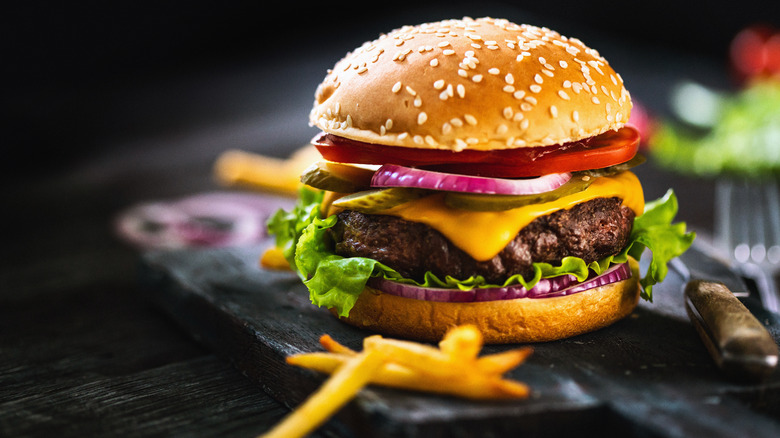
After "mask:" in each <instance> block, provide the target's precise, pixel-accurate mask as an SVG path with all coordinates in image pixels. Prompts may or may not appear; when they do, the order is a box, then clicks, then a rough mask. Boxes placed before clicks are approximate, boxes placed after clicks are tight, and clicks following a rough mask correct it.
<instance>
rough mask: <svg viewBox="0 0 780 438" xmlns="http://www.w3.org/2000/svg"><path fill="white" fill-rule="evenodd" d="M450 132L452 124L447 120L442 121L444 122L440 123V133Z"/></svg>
mask: <svg viewBox="0 0 780 438" xmlns="http://www.w3.org/2000/svg"><path fill="white" fill-rule="evenodd" d="M450 132H452V125H451V124H449V123H448V122H444V124H442V125H441V133H442V134H445V135H446V134H449V133H450Z"/></svg>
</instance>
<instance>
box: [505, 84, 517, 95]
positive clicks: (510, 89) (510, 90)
mask: <svg viewBox="0 0 780 438" xmlns="http://www.w3.org/2000/svg"><path fill="white" fill-rule="evenodd" d="M504 91H505V92H507V93H514V92H515V87H514V86H512V85H504Z"/></svg>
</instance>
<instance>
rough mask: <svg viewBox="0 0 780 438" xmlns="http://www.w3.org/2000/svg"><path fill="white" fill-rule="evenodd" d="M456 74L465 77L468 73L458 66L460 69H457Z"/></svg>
mask: <svg viewBox="0 0 780 438" xmlns="http://www.w3.org/2000/svg"><path fill="white" fill-rule="evenodd" d="M458 76H460V77H462V78H467V77H469V74H468V72H466V70H463V69H462V68H460V69H458Z"/></svg>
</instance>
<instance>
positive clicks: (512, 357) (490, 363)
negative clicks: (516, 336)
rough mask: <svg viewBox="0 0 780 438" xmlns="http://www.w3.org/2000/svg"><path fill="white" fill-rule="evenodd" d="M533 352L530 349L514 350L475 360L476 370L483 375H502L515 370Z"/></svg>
mask: <svg viewBox="0 0 780 438" xmlns="http://www.w3.org/2000/svg"><path fill="white" fill-rule="evenodd" d="M533 352H534V350H533V348H531V347H523V348H516V349H513V350H507V351H502V352H501V353H495V354H490V355H485V356H482V357H480V358H479V359H477V368H479V370H480V371H481V372H483V373H485V374H498V375H501V374H504V373H506V372H507V371H509V370H512V369H514V368H517V367H518V366H519V365H520V364H522V363H523V362H525V360H526V358H528V356H530V355H531V354H532V353H533Z"/></svg>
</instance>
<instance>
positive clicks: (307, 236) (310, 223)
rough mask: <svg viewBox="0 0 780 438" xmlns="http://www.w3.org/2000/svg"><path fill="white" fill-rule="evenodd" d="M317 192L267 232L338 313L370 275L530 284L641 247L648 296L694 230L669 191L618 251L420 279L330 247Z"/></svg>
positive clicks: (306, 192)
mask: <svg viewBox="0 0 780 438" xmlns="http://www.w3.org/2000/svg"><path fill="white" fill-rule="evenodd" d="M321 200H322V195H321V194H320V193H318V192H316V191H313V190H311V189H309V188H305V187H304V188H303V189H301V196H300V198H299V203H298V205H296V207H295V208H294V209H293V210H292V211H291V212H284V211H280V212H277V213H276V214H275V215H274V216H273V217H272V218H271V219H270V220H269V223H268V228H269V232H270V233H272V234H273V235H274V236H275V237H276V245H277V246H278V247H279V248H281V249H282V250H283V252H284V254H285V257H287V259H288V261H290V265H291V266H294V267H295V269H296V270H297V272H298V274H299V276H300V277H301V279H302V280H303V282H304V284H305V285H306V286H307V288H308V289H309V296H310V299H311V301H312V303H314V304H316V305H318V306H324V307H328V308H332V309H335V310H336V311H337V313H338V314H339V315H340V316H348V315H349V311H350V309H352V307H353V306H354V304H355V302H356V301H357V299H358V296H359V295H360V293H361V292H362V291H363V289H364V288H365V285H366V283H367V282H368V280H369V278H371V277H372V276H381V277H384V278H386V279H389V280H393V281H398V282H403V283H409V284H416V285H418V286H423V287H447V288H459V289H462V290H466V289H471V288H474V287H505V286H509V285H513V284H521V285H523V286H524V287H525V288H527V289H530V288H532V287H533V286H534V285H535V284H536V283H537V282H538V281H539V280H540V279H542V278H551V277H557V276H561V275H569V274H571V275H574V276H576V277H577V278H578V279H579V280H580V281H584V280H585V279H587V278H588V276H589V275H590V273H591V272H594V273H595V274H596V275H598V274H601V273H602V272H604V271H605V270H606V269H608V268H609V266H610V265H611V264H612V263H623V262H625V261H627V260H628V257H629V256H631V257H633V258H635V259H637V260H639V258H640V257H641V256H642V253H643V252H644V251H645V249H650V251H651V252H652V259H651V261H650V265H649V268H648V270H647V273H646V274H645V275H644V276H643V277H642V278H641V279H640V284H641V286H642V291H641V296H642V298H644V299H646V300H648V301H652V288H653V285H655V284H657V283H659V282H660V281H662V280H663V279H664V277H665V276H666V274H667V266H666V265H667V263H668V262H669V261H670V260H671V259H672V258H674V257H676V256H678V255H680V254H682V253H683V252H684V251H685V250H686V249H688V247H689V246H690V245H691V243H692V242H693V239H694V237H695V236H694V234H693V233H690V232H686V229H685V224H684V223H678V224H672V220H673V219H674V216H675V215H676V214H677V208H678V206H677V198H676V197H675V195H674V192H673V191H671V190H670V191H668V192H667V193H666V195H665V196H663V197H662V198H660V199H658V200H656V201H653V202H650V203H648V204H647V205H646V208H645V212H644V214H642V215H641V216H639V217H637V218H636V220H635V221H634V227H633V230H632V232H631V237H630V240H629V244H628V245H627V246H626V248H625V249H623V251H621V252H620V253H618V254H616V255H614V256H609V257H606V258H604V259H602V260H599V261H596V262H593V263H586V262H585V261H584V260H582V259H580V258H577V257H566V258H564V259H563V260H562V261H561V264H560V265H557V266H555V265H551V264H549V263H535V264H534V265H533V269H534V272H533V276H531V277H530V278H528V279H526V278H523V277H522V276H520V275H515V276H512V277H510V278H509V279H507V280H506V281H505V282H504V283H503V284H490V283H488V282H487V281H486V280H485V279H484V278H483V277H481V276H473V277H469V278H466V279H456V278H453V277H450V276H446V277H445V278H439V277H437V276H436V275H434V274H433V273H431V272H427V273H426V274H425V276H424V278H423V281H422V282H417V281H415V280H412V279H409V278H404V277H403V276H402V275H401V274H399V273H398V272H397V271H395V270H394V269H392V268H390V267H389V266H386V265H384V264H382V263H380V262H378V261H376V260H373V259H369V258H365V257H348V258H347V257H342V256H339V255H336V254H334V253H333V250H332V243H331V241H330V238H329V236H328V228H330V227H332V226H334V225H335V223H336V217H335V216H331V217H329V218H324V219H323V218H322V217H321V216H320V214H319V211H320V202H321Z"/></svg>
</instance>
